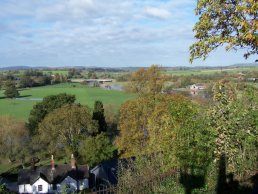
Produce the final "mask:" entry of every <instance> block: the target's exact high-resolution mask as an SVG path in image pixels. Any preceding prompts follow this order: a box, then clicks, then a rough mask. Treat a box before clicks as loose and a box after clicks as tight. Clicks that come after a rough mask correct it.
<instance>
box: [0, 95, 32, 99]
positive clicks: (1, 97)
mask: <svg viewBox="0 0 258 194" xmlns="http://www.w3.org/2000/svg"><path fill="white" fill-rule="evenodd" d="M27 97H31V95H22V96H19V97H18V99H19V98H27ZM0 99H16V98H7V97H5V96H0Z"/></svg>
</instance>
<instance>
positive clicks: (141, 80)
mask: <svg viewBox="0 0 258 194" xmlns="http://www.w3.org/2000/svg"><path fill="white" fill-rule="evenodd" d="M164 82H165V77H164V75H162V74H161V68H160V67H159V66H157V65H152V66H151V67H150V68H148V69H144V68H141V69H139V70H138V71H136V72H134V73H132V75H131V77H130V82H129V84H128V85H127V86H126V90H127V91H130V92H135V93H137V94H139V95H146V94H147V95H149V94H151V95H156V94H158V93H160V92H161V90H162V88H163V85H164Z"/></svg>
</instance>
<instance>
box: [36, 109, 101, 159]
mask: <svg viewBox="0 0 258 194" xmlns="http://www.w3.org/2000/svg"><path fill="white" fill-rule="evenodd" d="M97 130H98V124H97V123H96V121H93V120H92V114H91V112H90V109H89V108H88V107H87V106H81V105H77V104H66V105H64V106H62V107H61V108H57V109H55V110H54V111H52V112H50V113H48V114H47V116H46V117H45V118H44V119H43V120H42V122H41V123H40V124H39V129H38V133H39V134H38V136H39V139H40V140H41V142H42V143H44V145H47V146H48V152H49V153H50V154H53V153H54V152H55V151H56V150H57V149H58V148H59V147H60V146H62V145H63V146H64V147H65V148H66V149H67V151H69V152H70V153H74V154H75V155H78V149H79V145H80V143H81V141H82V140H83V139H84V138H86V137H88V136H91V135H93V134H95V133H96V132H97Z"/></svg>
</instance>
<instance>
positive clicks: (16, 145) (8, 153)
mask: <svg viewBox="0 0 258 194" xmlns="http://www.w3.org/2000/svg"><path fill="white" fill-rule="evenodd" d="M26 135H27V134H26V130H25V123H24V122H21V121H17V120H15V119H13V118H11V117H0V154H1V156H2V158H5V157H6V158H8V159H9V161H10V162H13V161H15V160H17V159H19V158H20V154H21V151H22V149H23V146H24V145H25V143H26Z"/></svg>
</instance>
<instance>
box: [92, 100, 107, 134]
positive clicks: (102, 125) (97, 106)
mask: <svg viewBox="0 0 258 194" xmlns="http://www.w3.org/2000/svg"><path fill="white" fill-rule="evenodd" d="M92 119H93V120H97V121H98V124H99V131H98V132H99V133H100V132H105V131H107V123H106V120H105V115H104V107H103V103H102V102H101V101H99V100H97V101H95V103H94V110H93V116H92Z"/></svg>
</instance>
